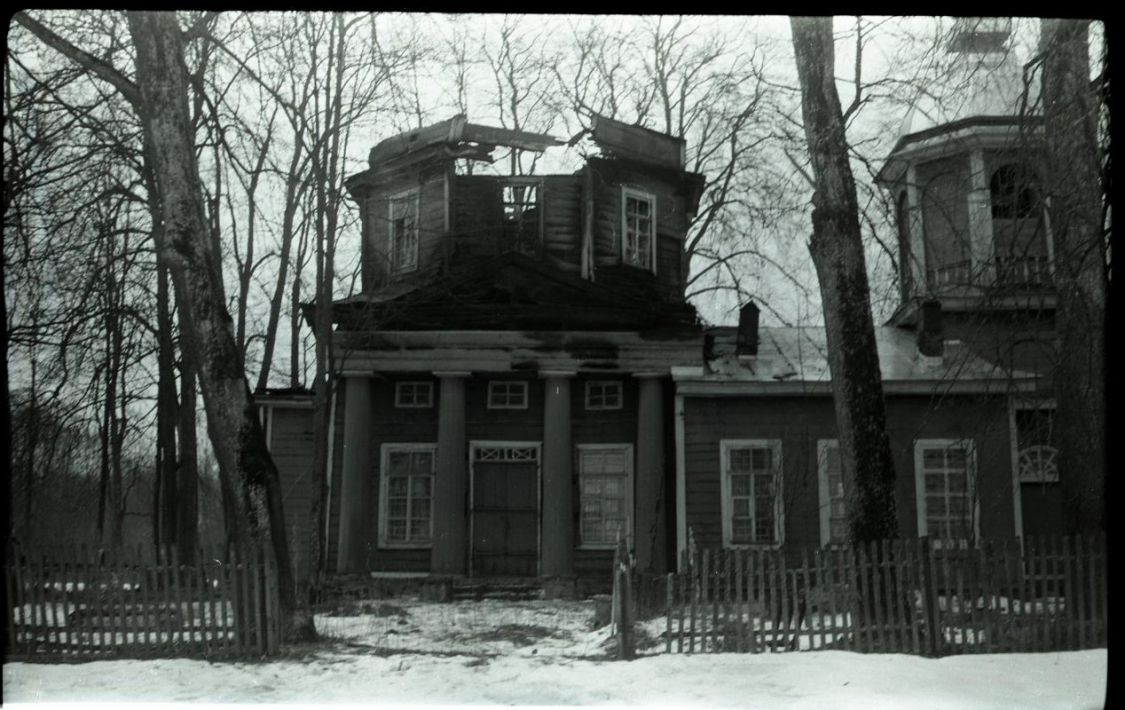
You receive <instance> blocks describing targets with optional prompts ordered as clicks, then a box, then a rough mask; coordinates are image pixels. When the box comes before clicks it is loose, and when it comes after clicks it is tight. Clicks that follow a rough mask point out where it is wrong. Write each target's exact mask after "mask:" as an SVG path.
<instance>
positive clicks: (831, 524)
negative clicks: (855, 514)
mask: <svg viewBox="0 0 1125 710" xmlns="http://www.w3.org/2000/svg"><path fill="white" fill-rule="evenodd" d="M817 478H818V479H819V483H820V486H819V489H820V501H819V502H820V544H822V545H842V544H844V543H846V542H847V541H848V514H847V513H848V510H847V505H846V503H845V498H844V469H843V459H841V457H840V442H839V441H838V440H836V439H821V440H820V441H818V442H817Z"/></svg>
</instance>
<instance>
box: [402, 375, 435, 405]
mask: <svg viewBox="0 0 1125 710" xmlns="http://www.w3.org/2000/svg"><path fill="white" fill-rule="evenodd" d="M395 406H396V407H400V408H406V409H414V408H422V407H432V406H434V384H433V383H432V382H396V383H395Z"/></svg>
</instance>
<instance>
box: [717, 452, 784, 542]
mask: <svg viewBox="0 0 1125 710" xmlns="http://www.w3.org/2000/svg"><path fill="white" fill-rule="evenodd" d="M719 450H720V455H721V457H722V479H721V480H722V496H723V544H724V545H728V546H729V545H779V544H781V542H782V530H783V521H782V507H781V441H780V440H779V439H748V440H724V441H722V442H720V444H719Z"/></svg>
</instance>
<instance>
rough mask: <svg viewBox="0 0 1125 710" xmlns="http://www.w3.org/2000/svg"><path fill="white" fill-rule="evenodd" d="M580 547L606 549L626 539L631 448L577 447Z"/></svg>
mask: <svg viewBox="0 0 1125 710" xmlns="http://www.w3.org/2000/svg"><path fill="white" fill-rule="evenodd" d="M577 448H578V488H579V498H580V500H579V511H580V517H579V526H578V529H579V541H580V542H579V544H580V545H581V546H582V547H587V548H590V547H594V548H609V547H613V546H614V545H616V544H617V538H618V535H620V536H621V537H623V538H628V537H629V530H630V520H631V519H632V518H631V515H630V511H631V510H632V506H633V504H632V500H633V496H632V491H633V447H632V446H631V445H629V444H580V445H579V446H578V447H577Z"/></svg>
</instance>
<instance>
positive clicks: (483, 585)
mask: <svg viewBox="0 0 1125 710" xmlns="http://www.w3.org/2000/svg"><path fill="white" fill-rule="evenodd" d="M451 592H452V597H453V599H462V600H466V599H506V600H517V601H526V600H530V599H541V598H542V597H543V585H542V584H540V583H539V582H538V581H526V582H523V581H502V580H479V581H469V580H464V581H457V582H454V583H453V587H452V589H451Z"/></svg>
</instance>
